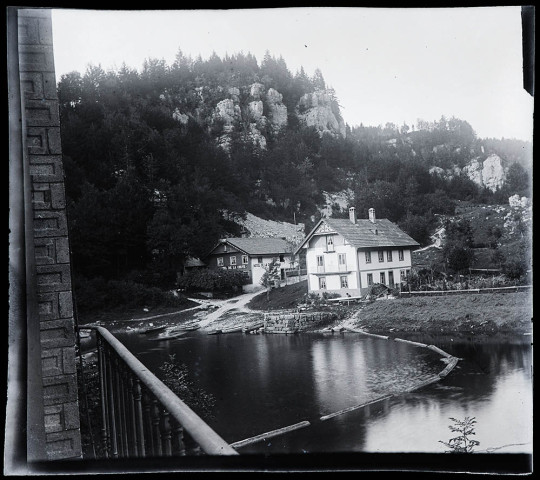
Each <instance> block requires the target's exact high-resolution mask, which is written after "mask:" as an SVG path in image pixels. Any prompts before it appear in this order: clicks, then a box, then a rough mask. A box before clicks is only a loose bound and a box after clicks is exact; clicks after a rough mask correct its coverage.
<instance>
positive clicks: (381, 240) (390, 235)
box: [296, 218, 420, 252]
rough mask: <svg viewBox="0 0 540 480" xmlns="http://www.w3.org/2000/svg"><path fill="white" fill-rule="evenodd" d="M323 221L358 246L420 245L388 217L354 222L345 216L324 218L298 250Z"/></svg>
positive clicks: (306, 240)
mask: <svg viewBox="0 0 540 480" xmlns="http://www.w3.org/2000/svg"><path fill="white" fill-rule="evenodd" d="M323 222H324V223H326V224H327V225H328V226H329V227H330V228H332V229H333V230H335V231H336V232H337V233H339V234H340V235H342V236H343V237H344V238H345V239H346V240H347V241H348V242H349V243H350V244H351V245H352V246H354V247H356V248H370V247H372V248H376V247H409V246H410V247H415V246H419V245H420V244H419V243H418V242H417V241H416V240H414V239H413V238H411V237H410V236H409V235H407V234H406V233H405V232H404V231H403V230H401V229H400V228H399V227H398V226H397V225H396V224H394V223H392V222H391V221H390V220H388V219H386V218H381V219H377V220H375V222H371V221H370V220H367V219H358V220H356V223H352V222H351V221H350V220H349V219H345V218H324V219H321V220H320V221H319V223H318V224H317V225H316V226H315V228H314V229H313V230H312V231H311V232H310V233H309V234H308V235H307V236H306V238H305V239H304V241H303V242H302V244H301V245H300V246H299V247H298V249H297V250H296V251H297V252H298V251H299V250H300V249H301V248H303V247H304V245H305V244H306V242H308V241H309V240H310V239H311V237H312V236H313V235H314V234H315V233H316V232H317V229H318V228H319V226H320V225H321V223H323Z"/></svg>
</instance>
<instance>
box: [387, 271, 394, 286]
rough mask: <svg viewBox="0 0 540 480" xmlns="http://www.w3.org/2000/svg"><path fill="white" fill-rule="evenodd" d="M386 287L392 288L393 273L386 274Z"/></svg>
mask: <svg viewBox="0 0 540 480" xmlns="http://www.w3.org/2000/svg"><path fill="white" fill-rule="evenodd" d="M388 286H389V287H394V272H388Z"/></svg>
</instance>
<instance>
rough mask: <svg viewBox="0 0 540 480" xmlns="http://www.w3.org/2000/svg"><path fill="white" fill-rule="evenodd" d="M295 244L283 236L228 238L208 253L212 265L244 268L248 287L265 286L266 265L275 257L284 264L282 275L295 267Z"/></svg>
mask: <svg viewBox="0 0 540 480" xmlns="http://www.w3.org/2000/svg"><path fill="white" fill-rule="evenodd" d="M291 250H292V249H291V247H290V246H289V244H288V243H287V241H286V240H284V239H282V238H255V237H252V238H243V237H242V238H224V239H222V240H220V241H219V243H218V244H217V245H216V246H215V247H214V248H213V249H212V250H211V251H210V252H209V253H208V255H207V257H206V262H207V264H208V267H209V268H212V269H218V268H223V269H227V270H241V271H243V272H245V273H246V275H247V276H248V277H249V285H248V286H247V288H244V290H250V289H253V288H256V287H259V286H261V285H260V282H261V278H262V276H263V275H264V272H265V267H268V265H269V264H271V263H272V261H273V260H277V261H278V262H279V263H280V276H281V279H282V280H283V279H285V270H286V269H288V268H292V267H293V266H294V265H293V262H292V258H291V256H292V252H291Z"/></svg>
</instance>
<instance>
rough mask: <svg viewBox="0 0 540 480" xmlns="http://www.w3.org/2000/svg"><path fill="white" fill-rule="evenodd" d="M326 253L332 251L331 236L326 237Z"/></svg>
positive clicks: (332, 239)
mask: <svg viewBox="0 0 540 480" xmlns="http://www.w3.org/2000/svg"><path fill="white" fill-rule="evenodd" d="M326 251H328V252H333V251H334V237H333V236H332V235H327V236H326Z"/></svg>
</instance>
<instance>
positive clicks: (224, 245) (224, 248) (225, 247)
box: [223, 243, 227, 252]
mask: <svg viewBox="0 0 540 480" xmlns="http://www.w3.org/2000/svg"><path fill="white" fill-rule="evenodd" d="M223 251H224V252H226V251H227V244H226V243H224V244H223Z"/></svg>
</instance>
